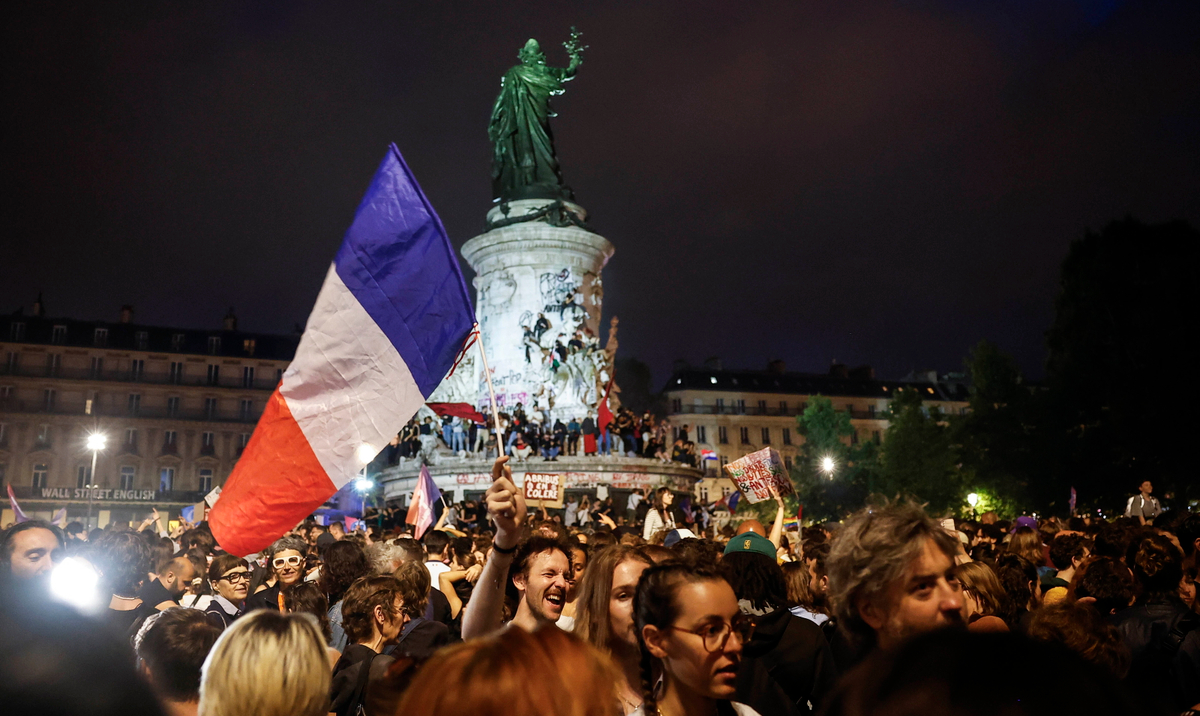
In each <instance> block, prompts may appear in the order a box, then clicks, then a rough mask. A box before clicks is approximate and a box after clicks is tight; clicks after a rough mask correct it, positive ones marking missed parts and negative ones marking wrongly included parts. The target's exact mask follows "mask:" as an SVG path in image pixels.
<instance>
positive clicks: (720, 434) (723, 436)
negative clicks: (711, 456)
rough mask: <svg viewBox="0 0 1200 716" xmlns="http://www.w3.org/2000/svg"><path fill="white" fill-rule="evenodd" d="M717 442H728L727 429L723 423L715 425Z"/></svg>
mask: <svg viewBox="0 0 1200 716" xmlns="http://www.w3.org/2000/svg"><path fill="white" fill-rule="evenodd" d="M717 442H719V443H721V444H722V445H727V444H728V443H729V429H728V428H726V427H725V426H724V425H718V426H717Z"/></svg>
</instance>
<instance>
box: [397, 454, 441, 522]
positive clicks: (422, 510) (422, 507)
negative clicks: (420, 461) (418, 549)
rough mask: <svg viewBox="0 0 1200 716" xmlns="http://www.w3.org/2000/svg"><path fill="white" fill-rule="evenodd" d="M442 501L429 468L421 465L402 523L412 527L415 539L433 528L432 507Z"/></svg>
mask: <svg viewBox="0 0 1200 716" xmlns="http://www.w3.org/2000/svg"><path fill="white" fill-rule="evenodd" d="M440 499H442V492H441V490H439V489H438V486H437V485H435V484H434V482H433V476H432V475H430V474H429V468H428V467H426V466H424V465H422V466H421V474H420V475H419V476H418V477H417V487H416V489H414V490H413V494H412V502H411V503H410V504H409V505H408V516H406V517H405V518H404V521H405V522H407V523H408V524H410V525H414V526H415V527H416V529H415V530H414V532H415V533H416V536H417V539H421V536H422V535H424V534H425V530H427V529H429V528H430V527H432V526H433V522H434V520H433V506H434V505H435V504H436V503H437V501H438V500H440Z"/></svg>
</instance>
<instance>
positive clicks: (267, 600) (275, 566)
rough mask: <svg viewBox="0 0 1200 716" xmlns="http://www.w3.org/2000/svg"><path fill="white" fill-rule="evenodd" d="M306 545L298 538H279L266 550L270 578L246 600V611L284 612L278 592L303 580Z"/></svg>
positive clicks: (281, 598) (281, 596)
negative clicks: (269, 610) (272, 610)
mask: <svg viewBox="0 0 1200 716" xmlns="http://www.w3.org/2000/svg"><path fill="white" fill-rule="evenodd" d="M307 553H308V544H307V543H305V541H304V540H302V539H300V538H299V537H290V536H289V537H281V538H279V539H277V540H275V543H274V544H272V545H271V546H270V547H269V548H268V549H267V569H268V570H270V574H271V577H270V579H268V580H267V581H266V583H264V584H263V585H262V586H261V587H259V589H258V591H256V592H255V593H254V594H252V595H251V596H250V598H249V599H247V600H246V611H253V610H255V609H274V610H276V611H280V612H282V611H284V606H283V595H281V594H280V591H281V590H282V589H283V588H284V587H290V586H292V585H293V584H296V583H297V582H300V581H301V580H303V579H304V571H305V570H304V566H305V565H304V557H305V555H306V554H307Z"/></svg>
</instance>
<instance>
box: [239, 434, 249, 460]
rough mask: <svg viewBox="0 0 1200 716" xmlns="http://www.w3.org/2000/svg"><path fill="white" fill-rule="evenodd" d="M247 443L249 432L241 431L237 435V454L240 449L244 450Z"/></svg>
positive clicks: (240, 452) (240, 451)
mask: <svg viewBox="0 0 1200 716" xmlns="http://www.w3.org/2000/svg"><path fill="white" fill-rule="evenodd" d="M249 444H250V433H242V434H241V435H238V455H241V454H242V451H243V450H245V449H246V446H247V445H249Z"/></svg>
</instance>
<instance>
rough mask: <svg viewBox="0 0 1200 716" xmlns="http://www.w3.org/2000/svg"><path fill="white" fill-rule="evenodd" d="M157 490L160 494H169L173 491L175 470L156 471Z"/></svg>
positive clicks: (169, 468)
mask: <svg viewBox="0 0 1200 716" xmlns="http://www.w3.org/2000/svg"><path fill="white" fill-rule="evenodd" d="M158 489H159V491H160V492H170V491H171V490H173V489H175V468H173V467H164V468H162V469H161V470H159V471H158Z"/></svg>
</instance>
